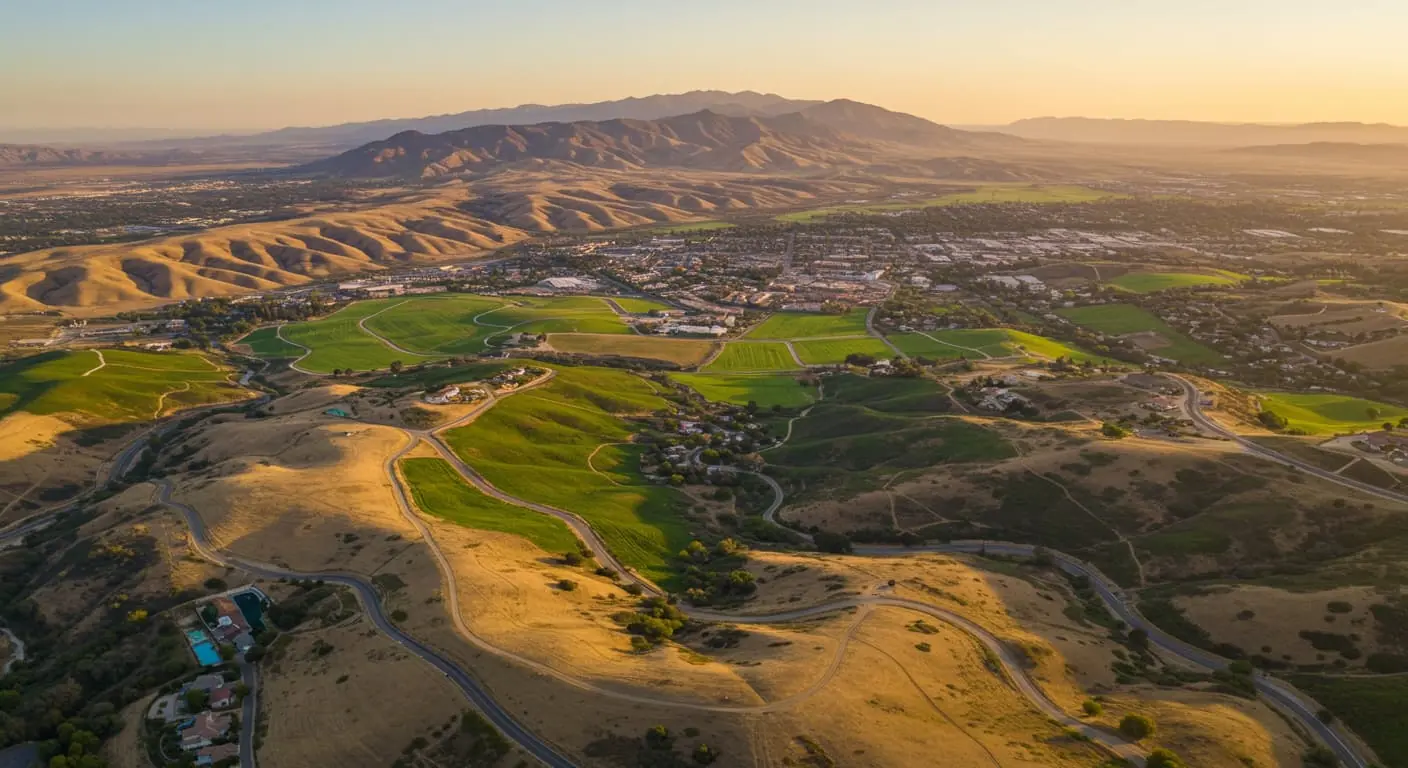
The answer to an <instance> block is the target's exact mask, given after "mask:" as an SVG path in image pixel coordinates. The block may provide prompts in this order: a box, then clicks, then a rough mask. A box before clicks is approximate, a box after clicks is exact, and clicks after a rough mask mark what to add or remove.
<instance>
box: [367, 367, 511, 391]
mask: <svg viewBox="0 0 1408 768" xmlns="http://www.w3.org/2000/svg"><path fill="white" fill-rule="evenodd" d="M532 364H533V361H531V360H486V361H482V362H473V363H468V364H466V365H445V364H443V363H435V364H431V365H429V366H426V367H425V368H418V369H408V370H405V371H402V372H401V373H393V374H388V375H386V376H382V377H379V378H376V379H372V380H371V381H370V382H368V383H367V386H369V387H379V388H383V389H401V388H407V389H409V388H415V389H436V388H439V387H443V386H445V385H446V384H464V383H466V382H471V381H481V380H483V379H490V378H493V377H494V376H496V375H498V374H500V373H502V372H503V371H506V370H508V369H510V368H517V367H521V366H524V365H532Z"/></svg>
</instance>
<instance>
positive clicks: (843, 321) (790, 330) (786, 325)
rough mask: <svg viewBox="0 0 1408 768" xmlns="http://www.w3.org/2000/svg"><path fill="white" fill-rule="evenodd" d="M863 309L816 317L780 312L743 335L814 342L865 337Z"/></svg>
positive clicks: (745, 336) (750, 337) (864, 310)
mask: <svg viewBox="0 0 1408 768" xmlns="http://www.w3.org/2000/svg"><path fill="white" fill-rule="evenodd" d="M869 312H870V310H868V309H865V308H864V307H857V308H856V309H853V310H851V311H850V312H847V313H846V314H844V315H813V314H804V313H801V312H778V313H776V314H773V315H772V316H771V317H769V318H768V319H767V320H764V321H763V322H761V323H759V324H758V325H757V326H756V327H755V328H753V329H752V330H750V331H748V333H746V334H744V338H746V339H784V340H792V339H814V338H818V337H822V336H864V335H865V333H866V329H865V316H866V314H868V313H869Z"/></svg>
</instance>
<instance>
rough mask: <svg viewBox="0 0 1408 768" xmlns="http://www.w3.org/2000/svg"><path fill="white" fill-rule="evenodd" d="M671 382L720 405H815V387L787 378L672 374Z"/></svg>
mask: <svg viewBox="0 0 1408 768" xmlns="http://www.w3.org/2000/svg"><path fill="white" fill-rule="evenodd" d="M670 378H671V379H673V380H675V381H677V382H679V383H681V384H683V385H685V386H687V387H689V388H691V389H693V390H694V391H695V392H698V393H699V394H701V395H703V396H704V397H706V398H708V399H710V400H713V401H715V402H720V403H733V404H735V405H747V404H748V403H750V402H751V403H757V404H758V406H759V407H762V408H771V407H773V406H774V405H780V406H782V407H784V408H799V407H802V406H805V405H809V404H811V403H814V402H816V387H812V386H807V385H803V384H800V383H798V381H797V379H796V378H795V377H793V376H789V375H787V374H751V375H750V374H727V373H672V374H670Z"/></svg>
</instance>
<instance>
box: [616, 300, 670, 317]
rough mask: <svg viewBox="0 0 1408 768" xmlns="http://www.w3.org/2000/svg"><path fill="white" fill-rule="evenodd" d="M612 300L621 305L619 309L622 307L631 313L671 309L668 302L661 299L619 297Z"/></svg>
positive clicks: (643, 313) (639, 313) (637, 313)
mask: <svg viewBox="0 0 1408 768" xmlns="http://www.w3.org/2000/svg"><path fill="white" fill-rule="evenodd" d="M614 301H615V302H616V303H617V304H619V305H621V309H624V310H626V311H627V312H630V313H631V314H633V315H645V314H649V313H651V312H654V311H655V310H657V309H671V307H670V305H669V304H666V303H665V302H663V301H656V300H655V299H638V298H630V297H619V298H616V299H614Z"/></svg>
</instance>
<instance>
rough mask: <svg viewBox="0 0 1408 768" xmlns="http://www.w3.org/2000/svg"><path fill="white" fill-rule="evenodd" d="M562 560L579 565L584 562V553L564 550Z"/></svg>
mask: <svg viewBox="0 0 1408 768" xmlns="http://www.w3.org/2000/svg"><path fill="white" fill-rule="evenodd" d="M562 562H563V563H564V564H566V565H571V566H574V567H575V566H578V565H581V564H582V555H581V553H579V552H564V553H563V554H562Z"/></svg>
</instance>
